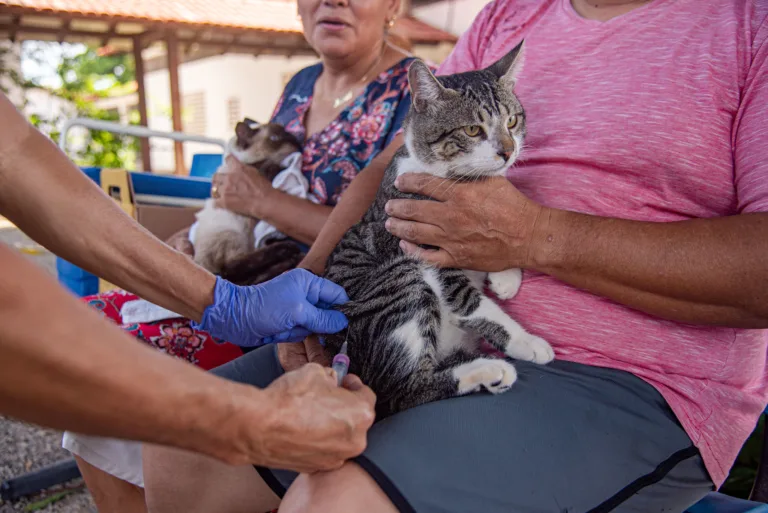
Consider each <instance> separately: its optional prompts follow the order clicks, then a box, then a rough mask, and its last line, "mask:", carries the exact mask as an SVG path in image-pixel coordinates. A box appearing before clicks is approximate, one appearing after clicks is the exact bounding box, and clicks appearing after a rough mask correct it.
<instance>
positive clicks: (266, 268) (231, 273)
mask: <svg viewBox="0 0 768 513" xmlns="http://www.w3.org/2000/svg"><path fill="white" fill-rule="evenodd" d="M302 258H304V253H303V252H302V251H301V248H300V247H299V246H298V244H296V243H295V242H291V241H281V242H275V243H273V244H269V245H268V246H265V247H263V248H259V249H257V250H255V251H253V252H251V253H248V254H247V255H245V256H243V257H240V258H237V259H235V260H233V261H232V262H228V263H227V264H225V265H224V266H223V268H222V270H221V273H219V275H220V276H221V277H222V278H224V279H225V280H228V281H231V282H232V283H234V284H236V285H257V284H259V283H263V282H265V281H269V280H271V279H272V278H276V277H277V276H279V275H281V274H282V273H284V272H285V271H289V270H291V269H293V268H295V267H296V266H297V265H299V262H301V259H302Z"/></svg>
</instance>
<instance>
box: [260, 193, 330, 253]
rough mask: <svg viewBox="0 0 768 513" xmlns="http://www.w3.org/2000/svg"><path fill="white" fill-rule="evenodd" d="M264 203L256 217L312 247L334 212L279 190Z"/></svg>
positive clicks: (326, 207)
mask: <svg viewBox="0 0 768 513" xmlns="http://www.w3.org/2000/svg"><path fill="white" fill-rule="evenodd" d="M264 201H265V204H264V205H260V206H258V207H260V208H259V212H258V213H254V214H256V215H254V217H260V218H261V219H263V220H264V221H267V222H268V223H269V224H271V225H272V226H274V227H275V228H277V229H278V230H279V231H280V232H281V233H284V234H286V235H288V236H289V237H292V238H294V239H296V240H298V241H301V242H303V243H305V244H310V245H311V244H312V243H313V242H315V239H316V238H317V236H318V234H319V233H320V230H321V229H322V228H323V225H324V224H325V222H326V220H327V219H328V216H330V215H331V212H332V211H333V207H329V206H326V205H317V204H315V203H312V202H311V201H309V200H305V199H301V198H297V197H296V196H291V195H290V194H286V193H284V192H282V191H277V190H275V191H273V192H272V193H271V194H270V195H268V196H267V197H266V198H265V200H264Z"/></svg>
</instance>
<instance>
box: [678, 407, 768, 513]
mask: <svg viewBox="0 0 768 513" xmlns="http://www.w3.org/2000/svg"><path fill="white" fill-rule="evenodd" d="M765 414H768V408H766V410H765ZM766 503H768V429H766V430H765V433H764V435H763V449H762V452H761V454H760V467H759V468H758V469H757V475H756V476H755V484H754V485H753V486H752V493H751V495H750V500H744V499H736V498H735V497H729V496H728V495H725V494H722V493H715V492H713V493H710V494H708V495H707V496H706V497H704V498H703V499H702V500H700V501H699V502H697V503H696V504H694V505H693V506H691V507H690V508H688V510H687V511H686V513H768V504H766Z"/></svg>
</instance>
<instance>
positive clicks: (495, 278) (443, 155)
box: [326, 43, 554, 415]
mask: <svg viewBox="0 0 768 513" xmlns="http://www.w3.org/2000/svg"><path fill="white" fill-rule="evenodd" d="M521 48H522V43H521V44H520V45H519V46H518V47H516V48H515V49H513V50H512V51H511V52H510V53H509V54H507V55H506V56H505V57H503V58H502V59H501V60H499V61H498V62H496V63H495V64H493V65H492V66H490V67H488V68H486V69H484V70H481V71H474V72H469V73H461V74H457V75H451V76H444V77H439V78H435V77H434V75H432V73H431V71H430V70H429V68H428V67H427V66H426V65H425V64H424V63H422V62H420V61H416V62H414V63H413V64H412V65H411V68H410V70H409V71H408V80H409V83H410V87H411V94H412V102H413V103H412V107H411V110H410V112H409V113H408V116H407V118H406V120H405V122H404V129H405V141H406V144H405V146H404V147H403V148H402V149H401V150H400V151H399V152H398V153H397V154H396V155H395V157H394V159H393V160H392V163H391V164H390V165H389V167H388V169H387V171H386V174H385V176H384V179H383V181H382V184H381V187H380V189H379V192H378V195H377V197H376V200H375V202H374V204H373V205H372V206H371V208H370V209H369V210H368V212H367V213H366V214H365V216H364V217H363V219H362V221H361V222H360V223H358V224H357V225H355V226H354V227H352V229H350V231H349V232H347V234H346V235H345V236H344V238H343V239H342V240H341V242H340V243H339V245H338V246H337V247H336V249H335V250H334V252H333V254H332V255H331V257H330V258H329V260H328V266H327V270H326V277H327V278H329V279H330V280H332V281H334V282H336V283H338V284H339V285H341V286H343V287H344V288H345V289H346V291H347V293H348V295H349V297H350V298H351V301H350V302H349V303H347V304H346V305H344V306H342V307H341V308H340V309H341V310H342V311H343V312H344V313H345V314H346V315H347V317H348V318H349V327H348V330H347V331H346V332H342V333H340V334H337V335H334V336H330V337H327V338H326V344H327V346H328V347H329V348H330V349H331V350H333V351H338V349H339V348H340V346H341V344H342V343H343V342H344V340H347V341H348V343H349V348H348V352H349V357H350V360H351V369H350V372H354V373H356V374H358V375H359V376H360V377H361V378H362V380H363V381H364V382H365V383H366V384H368V385H369V386H370V387H371V388H372V389H373V390H374V391H375V392H376V394H377V396H378V402H377V409H378V412H379V414H380V415H388V414H392V413H395V412H397V411H400V410H403V409H406V408H410V407H414V406H417V405H419V404H423V403H426V402H429V401H435V400H439V399H444V398H448V397H453V396H457V395H463V394H468V393H472V392H475V391H479V390H481V389H483V388H484V389H486V390H488V391H489V392H492V393H499V392H503V391H505V390H507V389H508V388H509V387H510V386H511V385H512V384H513V383H514V382H515V380H516V379H517V373H516V371H515V368H514V366H513V365H512V363H510V362H509V361H507V360H505V359H500V358H492V357H489V356H485V355H484V354H483V353H481V352H480V350H479V342H480V339H482V338H484V339H485V340H487V341H488V342H489V343H490V344H491V345H493V346H494V347H495V348H497V349H499V350H500V351H502V352H503V353H505V354H506V355H507V356H509V357H511V358H514V359H518V360H525V361H531V362H536V363H540V364H546V363H549V362H550V361H551V360H552V359H553V358H554V352H553V351H552V348H551V347H550V345H549V344H548V343H547V342H546V341H545V340H543V339H542V338H540V337H537V336H535V335H532V334H530V333H528V332H526V331H525V330H524V329H523V328H522V327H521V326H520V325H519V324H518V323H516V322H515V321H514V320H512V319H511V318H510V317H509V316H508V315H507V314H506V313H504V311H503V310H502V309H501V308H499V306H498V305H497V304H496V303H494V301H493V300H491V299H490V298H488V297H487V296H485V295H484V293H483V285H484V282H485V279H486V277H488V278H489V281H490V286H491V289H492V290H493V291H494V292H495V293H497V294H498V295H499V296H500V297H502V298H504V299H506V298H509V297H512V296H514V295H515V294H516V293H517V290H518V288H519V286H520V281H521V272H520V270H519V269H510V270H507V271H503V272H499V273H491V274H490V275H487V274H486V273H481V272H475V271H465V270H460V269H437V268H435V267H432V266H430V265H427V264H425V263H423V262H421V261H419V260H418V259H416V258H414V257H411V256H407V255H405V254H404V253H403V252H402V251H401V250H400V248H399V246H398V243H399V240H398V239H397V238H396V237H394V236H392V235H391V234H389V233H388V232H387V231H386V229H385V228H384V222H385V221H386V220H387V214H386V213H385V212H384V205H385V204H386V203H387V201H389V200H390V199H394V198H419V199H426V198H424V197H419V196H416V195H413V194H404V193H401V192H399V191H398V190H397V189H396V188H395V187H394V181H395V178H396V177H397V176H398V175H401V174H403V173H408V172H426V173H430V174H433V175H435V177H436V179H437V180H438V181H439V180H440V179H443V178H453V179H462V180H479V179H483V178H485V177H489V176H502V175H504V173H505V171H506V170H507V169H508V168H509V166H511V165H512V164H513V163H514V161H515V159H516V158H517V157H518V155H519V153H520V148H521V145H522V142H523V137H524V135H525V114H524V112H523V108H522V105H521V104H520V102H519V101H518V99H517V97H516V96H515V95H514V93H513V92H512V89H513V86H514V83H515V78H516V75H517V73H518V72H519V70H520V66H521V62H522V53H521Z"/></svg>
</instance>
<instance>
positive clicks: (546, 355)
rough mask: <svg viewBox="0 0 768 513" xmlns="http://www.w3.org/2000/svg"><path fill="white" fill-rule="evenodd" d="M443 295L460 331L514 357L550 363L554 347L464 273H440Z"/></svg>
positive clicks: (447, 271)
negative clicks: (504, 309)
mask: <svg viewBox="0 0 768 513" xmlns="http://www.w3.org/2000/svg"><path fill="white" fill-rule="evenodd" d="M439 280H440V284H441V287H442V296H443V299H444V300H445V301H446V303H447V304H448V306H449V307H450V309H451V312H452V313H453V315H454V316H455V317H456V319H457V321H458V325H459V327H460V328H462V329H464V330H467V331H470V332H472V333H474V334H476V335H477V336H478V337H483V338H485V339H486V340H487V341H488V342H489V343H490V344H491V345H493V346H494V347H495V348H497V349H498V350H500V351H502V352H503V353H504V354H506V355H507V356H509V357H511V358H515V359H518V360H525V361H529V362H534V363H549V362H551V361H552V360H553V359H554V357H555V353H554V351H553V350H552V347H551V346H550V345H549V344H548V343H547V341H545V340H544V339H542V338H541V337H537V336H536V335H532V334H530V333H528V332H527V331H525V329H524V328H523V327H522V326H520V325H519V324H518V323H517V322H515V321H514V320H513V319H512V318H511V317H510V316H509V315H507V314H506V313H505V312H504V311H503V310H502V309H501V308H500V307H499V305H497V304H496V303H494V302H493V301H492V300H491V299H490V298H488V297H487V296H486V295H485V294H483V293H482V292H480V290H478V289H477V288H475V287H474V286H473V285H472V283H471V281H470V279H469V278H468V277H467V276H466V275H465V274H464V272H463V271H459V270H457V269H444V270H441V271H439Z"/></svg>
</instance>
